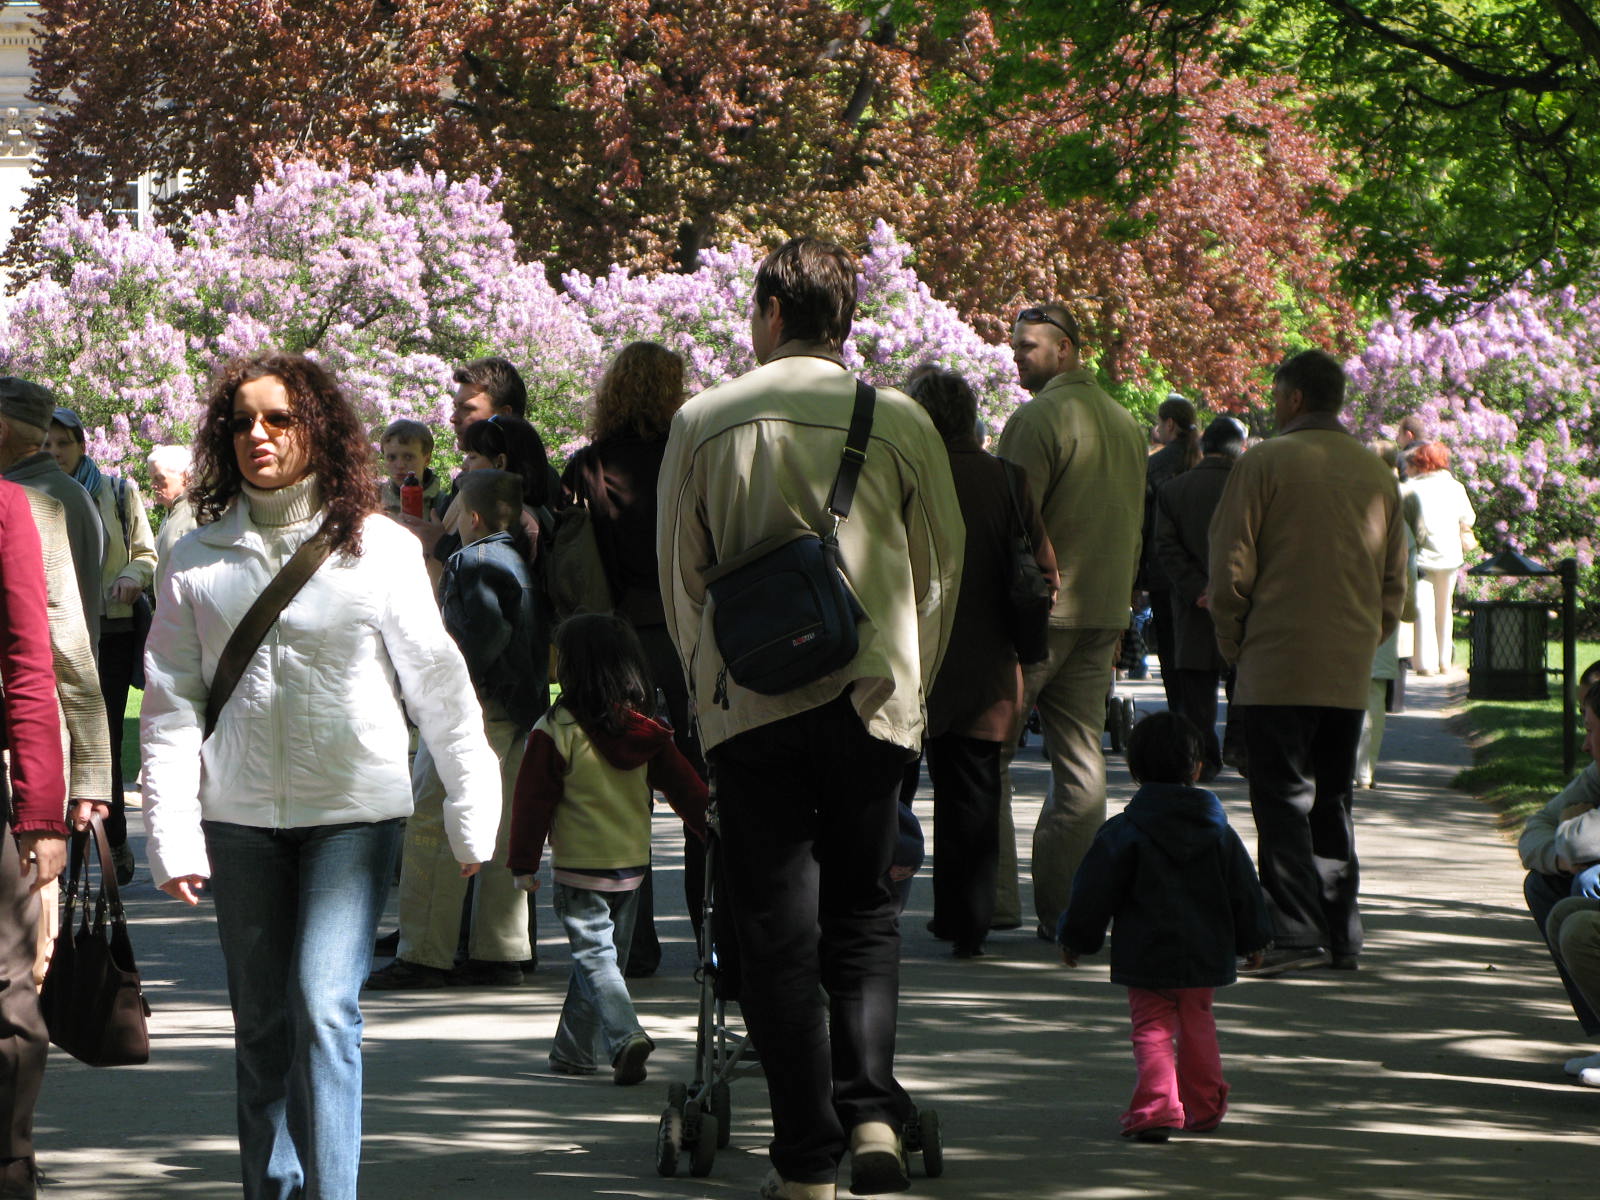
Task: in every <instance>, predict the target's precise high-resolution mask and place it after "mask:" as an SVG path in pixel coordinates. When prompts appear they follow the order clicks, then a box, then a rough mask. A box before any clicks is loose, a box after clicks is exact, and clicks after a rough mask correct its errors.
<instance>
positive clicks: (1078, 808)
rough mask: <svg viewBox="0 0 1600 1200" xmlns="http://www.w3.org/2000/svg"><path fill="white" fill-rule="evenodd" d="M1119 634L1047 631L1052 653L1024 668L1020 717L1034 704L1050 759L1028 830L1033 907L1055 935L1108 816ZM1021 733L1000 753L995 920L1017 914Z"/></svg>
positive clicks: (998, 922) (1112, 631)
mask: <svg viewBox="0 0 1600 1200" xmlns="http://www.w3.org/2000/svg"><path fill="white" fill-rule="evenodd" d="M1121 635H1122V631H1121V630H1120V629H1055V628H1052V629H1051V630H1050V653H1049V654H1048V655H1047V656H1046V658H1045V660H1044V661H1043V662H1040V663H1035V664H1033V665H1032V666H1030V667H1024V668H1023V671H1022V686H1023V702H1022V719H1023V720H1026V719H1027V715H1028V712H1029V711H1030V710H1031V709H1033V708H1035V707H1037V708H1038V710H1039V719H1040V722H1041V724H1042V725H1043V726H1044V747H1045V753H1046V754H1047V755H1048V756H1049V759H1050V779H1051V785H1050V792H1049V794H1048V795H1046V796H1045V801H1044V807H1043V808H1042V809H1041V810H1040V812H1039V821H1038V824H1036V825H1035V826H1034V830H1033V907H1034V912H1035V914H1036V915H1037V916H1038V919H1039V923H1040V924H1041V925H1043V926H1044V927H1045V928H1046V929H1048V930H1049V931H1050V932H1051V934H1052V936H1053V935H1054V933H1055V928H1056V921H1057V920H1058V919H1059V918H1060V916H1061V913H1062V911H1063V910H1064V909H1065V908H1066V907H1067V900H1068V899H1069V898H1070V897H1071V895H1072V877H1073V875H1075V874H1076V873H1077V870H1078V864H1079V863H1080V862H1082V861H1083V856H1084V855H1085V854H1087V853H1088V852H1089V843H1091V842H1092V841H1094V835H1095V831H1096V830H1097V829H1099V828H1100V826H1101V825H1103V824H1104V823H1105V819H1106V760H1105V755H1104V754H1103V753H1102V751H1101V749H1100V738H1101V735H1102V733H1103V732H1104V731H1105V724H1106V696H1107V695H1108V694H1109V693H1110V691H1111V679H1112V674H1113V672H1114V671H1115V669H1116V661H1115V656H1116V652H1117V639H1118V638H1119V637H1121ZM1020 733H1021V726H1020V725H1019V726H1018V728H1017V730H1016V731H1015V733H1014V734H1013V736H1012V737H1011V738H1009V739H1008V740H1007V742H1006V745H1005V748H1004V749H1003V750H1002V751H1001V764H1000V775H1001V783H1000V786H1001V805H1000V871H999V882H998V883H997V885H996V889H995V918H994V919H995V924H996V925H1001V924H1004V923H1007V919H1008V918H1009V917H1010V916H1011V915H1012V914H1013V913H1016V914H1017V915H1020V912H1021V905H1020V903H1019V902H1018V897H1017V869H1016V834H1015V830H1014V826H1013V821H1012V816H1011V800H1012V789H1011V759H1012V757H1013V756H1014V755H1015V754H1016V751H1017V734H1020Z"/></svg>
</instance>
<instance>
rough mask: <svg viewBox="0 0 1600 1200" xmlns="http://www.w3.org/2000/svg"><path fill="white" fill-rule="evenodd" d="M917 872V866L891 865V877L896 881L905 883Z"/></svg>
mask: <svg viewBox="0 0 1600 1200" xmlns="http://www.w3.org/2000/svg"><path fill="white" fill-rule="evenodd" d="M916 873H917V869H916V868H915V867H890V868H889V878H890V879H891V880H892V881H894V882H895V883H904V882H905V881H906V880H907V879H910V878H911V877H912V876H913V875H915V874H916Z"/></svg>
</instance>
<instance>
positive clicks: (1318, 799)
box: [1210, 350, 1406, 974]
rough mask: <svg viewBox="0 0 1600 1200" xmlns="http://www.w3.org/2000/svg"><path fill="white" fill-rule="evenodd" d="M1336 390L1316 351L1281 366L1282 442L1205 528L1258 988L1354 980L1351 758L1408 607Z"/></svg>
mask: <svg viewBox="0 0 1600 1200" xmlns="http://www.w3.org/2000/svg"><path fill="white" fill-rule="evenodd" d="M1344 385H1345V377H1344V370H1343V368H1341V367H1340V365H1339V363H1338V362H1337V361H1336V360H1335V359H1333V358H1332V357H1330V356H1329V355H1327V354H1324V353H1323V352H1322V351H1320V350H1306V351H1302V352H1301V353H1299V354H1296V355H1294V356H1293V357H1292V358H1290V359H1288V360H1286V361H1285V362H1284V363H1283V365H1282V366H1280V367H1279V368H1278V371H1277V374H1276V375H1275V376H1274V378H1273V384H1272V399H1273V404H1274V406H1275V408H1276V416H1277V425H1278V436H1277V437H1275V438H1272V439H1271V440H1270V441H1267V442H1263V443H1262V444H1261V445H1259V446H1257V447H1256V448H1255V449H1253V450H1249V451H1247V452H1246V453H1245V455H1244V456H1243V457H1242V458H1240V459H1239V462H1238V464H1237V465H1236V466H1235V467H1234V469H1233V472H1232V475H1231V477H1230V479H1229V480H1228V486H1227V487H1226V489H1224V491H1223V493H1222V500H1221V501H1220V502H1219V504H1218V505H1217V512H1216V515H1215V516H1214V517H1213V518H1212V522H1211V536H1210V542H1211V593H1210V595H1211V617H1212V620H1213V622H1214V623H1215V625H1216V630H1217V645H1218V647H1219V648H1220V649H1221V651H1222V656H1223V657H1224V658H1225V659H1227V661H1228V662H1230V663H1232V664H1233V665H1234V666H1235V667H1236V669H1237V671H1238V679H1237V682H1236V684H1235V685H1234V693H1233V704H1232V707H1231V711H1230V714H1229V716H1230V723H1231V722H1232V721H1234V720H1238V721H1241V722H1242V723H1243V726H1244V735H1245V749H1246V755H1247V758H1248V768H1247V769H1248V771H1249V777H1250V808H1251V811H1252V812H1253V813H1254V814H1255V821H1256V834H1257V838H1258V848H1257V852H1256V860H1257V867H1258V869H1259V870H1260V872H1261V885H1262V887H1263V888H1264V889H1265V891H1266V893H1267V901H1268V907H1269V908H1270V909H1271V911H1272V918H1273V927H1274V946H1273V949H1272V950H1270V951H1269V952H1268V954H1267V956H1266V961H1265V962H1264V963H1263V964H1262V966H1261V967H1260V968H1257V969H1255V971H1254V972H1253V973H1257V974H1277V973H1279V972H1281V971H1286V970H1290V969H1294V968H1299V967H1308V966H1322V965H1331V966H1333V967H1336V968H1340V969H1345V970H1353V969H1355V967H1356V965H1357V955H1359V954H1360V952H1361V915H1360V913H1359V911H1358V910H1357V905H1356V895H1357V891H1358V884H1359V878H1360V876H1359V869H1358V865H1357V861H1356V850H1355V827H1354V824H1353V822H1352V820H1351V803H1352V799H1353V790H1354V786H1355V764H1356V744H1357V741H1358V740H1359V738H1360V736H1361V719H1362V715H1363V713H1364V711H1365V708H1366V697H1367V681H1368V677H1369V675H1370V674H1371V670H1372V656H1373V654H1374V652H1375V651H1376V650H1377V648H1378V643H1379V642H1381V641H1382V640H1383V639H1384V638H1387V637H1388V636H1389V635H1390V634H1391V633H1393V632H1394V630H1395V627H1396V626H1397V625H1398V623H1399V620H1400V608H1401V605H1402V603H1403V602H1404V600H1405V593H1406V533H1405V523H1404V519H1403V517H1402V515H1401V511H1400V491H1399V488H1398V486H1397V485H1396V483H1395V478H1394V473H1393V472H1392V471H1391V470H1390V469H1389V468H1388V467H1387V466H1386V465H1385V464H1384V462H1383V460H1382V459H1381V458H1379V457H1378V456H1377V455H1376V454H1373V453H1372V452H1371V451H1370V450H1368V449H1367V448H1366V447H1364V446H1362V445H1361V443H1360V442H1358V441H1356V439H1355V438H1354V437H1352V436H1351V435H1350V434H1349V433H1348V432H1346V430H1345V429H1344V427H1343V426H1342V425H1341V424H1340V422H1339V410H1340V409H1341V408H1342V407H1343V406H1344ZM1330 955H1331V957H1330Z"/></svg>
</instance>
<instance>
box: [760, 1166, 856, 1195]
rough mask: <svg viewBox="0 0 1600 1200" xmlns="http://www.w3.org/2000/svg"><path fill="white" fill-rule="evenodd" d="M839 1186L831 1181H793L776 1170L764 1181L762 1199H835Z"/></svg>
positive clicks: (768, 1173)
mask: <svg viewBox="0 0 1600 1200" xmlns="http://www.w3.org/2000/svg"><path fill="white" fill-rule="evenodd" d="M836 1195H838V1188H837V1187H836V1186H835V1185H834V1184H831V1183H791V1182H790V1181H788V1180H786V1179H785V1178H784V1177H783V1176H782V1175H779V1174H778V1172H777V1171H776V1170H772V1171H768V1172H767V1177H766V1179H765V1180H763V1181H762V1184H761V1192H760V1198H761V1200H834V1197H835V1196H836Z"/></svg>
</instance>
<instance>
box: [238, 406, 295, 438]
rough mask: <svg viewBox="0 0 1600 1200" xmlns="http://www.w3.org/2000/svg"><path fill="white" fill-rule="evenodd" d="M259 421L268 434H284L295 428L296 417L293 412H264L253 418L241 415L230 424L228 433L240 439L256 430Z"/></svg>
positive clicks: (245, 414)
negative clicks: (285, 431)
mask: <svg viewBox="0 0 1600 1200" xmlns="http://www.w3.org/2000/svg"><path fill="white" fill-rule="evenodd" d="M257 421H260V422H261V424H262V425H263V426H264V427H265V428H266V430H267V432H268V433H282V432H283V431H284V430H286V429H293V428H294V425H295V415H294V414H293V413H292V412H264V413H256V414H255V415H253V416H252V415H250V414H247V413H240V414H239V415H238V416H236V417H234V418H233V419H232V420H231V421H229V422H228V432H229V433H231V434H233V436H234V437H240V436H242V435H243V434H246V433H249V432H250V431H251V430H252V429H254V428H255V427H256V422H257Z"/></svg>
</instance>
